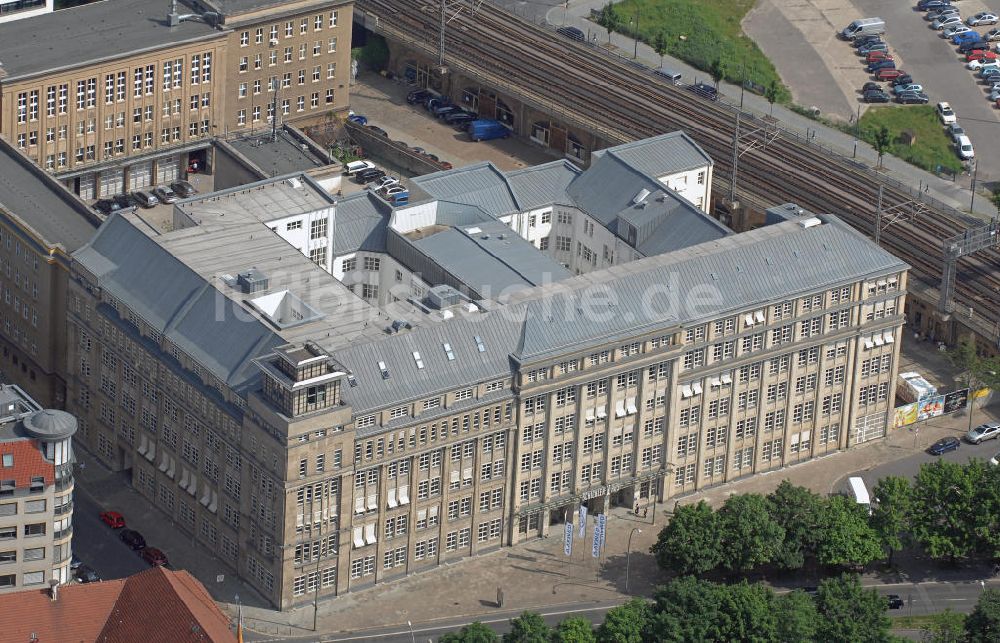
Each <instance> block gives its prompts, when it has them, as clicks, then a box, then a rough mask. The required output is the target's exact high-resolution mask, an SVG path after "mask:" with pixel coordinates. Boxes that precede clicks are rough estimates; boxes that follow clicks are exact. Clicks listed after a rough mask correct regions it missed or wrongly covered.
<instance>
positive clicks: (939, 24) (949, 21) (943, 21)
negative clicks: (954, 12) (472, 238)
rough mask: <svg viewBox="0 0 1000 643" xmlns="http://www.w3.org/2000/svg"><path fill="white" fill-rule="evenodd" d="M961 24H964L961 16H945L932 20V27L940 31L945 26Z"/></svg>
mask: <svg viewBox="0 0 1000 643" xmlns="http://www.w3.org/2000/svg"><path fill="white" fill-rule="evenodd" d="M960 24H962V17H961V16H945V17H944V18H938V19H937V20H935V21H934V22H932V23H931V29H936V30H938V31H940V30H941V29H944V28H945V27H950V26H952V25H960Z"/></svg>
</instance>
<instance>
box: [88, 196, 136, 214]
mask: <svg viewBox="0 0 1000 643" xmlns="http://www.w3.org/2000/svg"><path fill="white" fill-rule="evenodd" d="M126 207H132V206H126V205H125V204H124V203H123V202H122V201H121V200H119V199H113V198H112V199H101V200H99V201H98V202H97V203H95V204H94V209H95V210H97V211H98V212H100V213H101V214H104V215H107V216H110V215H112V214H114V213H115V212H118V211H120V210H124V209H125V208H126Z"/></svg>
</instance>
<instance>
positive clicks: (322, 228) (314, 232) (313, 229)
mask: <svg viewBox="0 0 1000 643" xmlns="http://www.w3.org/2000/svg"><path fill="white" fill-rule="evenodd" d="M326 224H327V220H326V219H317V220H315V221H312V222H310V224H309V238H310V239H325V238H326Z"/></svg>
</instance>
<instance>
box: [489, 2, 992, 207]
mask: <svg viewBox="0 0 1000 643" xmlns="http://www.w3.org/2000/svg"><path fill="white" fill-rule="evenodd" d="M878 1H880V0H872V2H878ZM989 1H990V2H995V0H989ZM494 3H495V4H497V5H499V6H501V7H506V8H509V9H510V10H511V11H513V12H515V13H516V14H517V15H519V16H522V17H525V18H527V19H528V20H532V21H533V22H536V23H539V24H542V23H547V24H549V25H552V26H562V25H570V26H574V27H577V28H578V29H580V30H581V31H583V33H584V34H586V36H587V39H588V40H590V41H592V42H593V43H595V44H596V45H599V46H600V47H601V48H602V49H607V50H608V51H609V52H610V53H611V54H613V55H617V56H620V57H621V58H624V59H628V60H631V59H632V58H633V52H634V51H636V50H637V51H638V60H639V61H640V62H642V63H644V64H645V65H647V66H648V67H650V68H651V69H652V68H656V67H659V66H660V56H659V55H657V54H656V52H655V51H654V50H653V49H652V47H650V46H648V45H646V44H644V43H642V42H640V43H638V47H636V44H635V41H634V40H633V39H632V38H629V37H628V36H624V35H622V34H620V33H612V34H611V36H610V38H609V37H608V32H607V30H605V29H604V28H603V27H601V26H600V25H598V24H596V23H593V22H590V21H589V20H588V17H589V16H590V12H591V10H598V9H600V8H601V7H602V6H604V4H605V3H606V0H569V6H568V7H566V6H564V5H562V4H556V5H554V6H551V7H549V8H548V9H545V7H546V3H545V2H528V3H525V2H518V1H517V0H494ZM906 4H909V3H908V2H907V3H906ZM848 22H849V21H848ZM845 24H846V23H845ZM553 37H557V36H553ZM920 37H924V34H923V33H921V34H920ZM850 62H851V64H854V62H855V61H850ZM663 66H665V67H668V68H670V69H674V70H676V71H678V72H680V73H681V74H682V75H683V82H684V83H693V82H696V81H707V82H709V83H711V82H712V79H711V77H710V75H709V74H708V73H706V72H703V71H701V70H698V69H695V68H694V67H692V66H690V65H688V64H687V63H684V62H683V61H680V60H677V59H675V58H671V57H670V56H665V57H663ZM956 71H957V70H956ZM965 73H966V71H965V70H962V74H965ZM964 80H969V81H970V82H971V79H964ZM720 93H721V94H722V99H721V100H724V101H726V102H729V103H731V104H734V105H741V104H742V106H743V109H744V111H747V112H752V113H754V114H756V115H757V116H758V117H764V116H767V115H769V114H771V110H772V106H771V105H769V104H768V102H767V100H766V99H765V98H764V97H763V96H758V95H756V94H753V93H751V92H742V91H741V88H740V87H739V86H736V85H731V84H729V83H722V84H721V87H720ZM773 117H774V119H775V120H777V121H778V122H779V124H780V126H781V127H782V128H783V129H784V130H785V131H786V132H788V133H789V135H793V136H795V137H798V138H800V139H803V140H808V141H809V142H810V144H811V145H814V146H816V147H817V148H818V150H819V151H820V152H821V153H822V152H823V151H829V152H833V153H837V154H840V155H842V156H846V157H847V158H855V159H856V160H857V161H860V162H863V163H865V164H866V165H868V166H870V167H875V166H876V164H877V162H878V154H877V153H876V152H875V150H874V148H872V147H871V146H870V145H868V144H866V143H864V142H862V141H857V140H855V138H854V136H852V135H850V134H846V133H844V132H843V131H841V130H838V129H835V128H832V127H828V126H826V125H824V124H822V123H821V122H819V121H816V120H813V119H811V118H808V117H806V116H803V115H801V114H798V113H797V112H794V111H792V110H791V109H789V108H787V107H785V106H783V105H774V106H773ZM994 138H996V137H995V136H994ZM988 141H990V139H989V138H987V139H986V140H985V141H984V144H987V142H988ZM883 171H884V173H885V174H886V175H887V176H889V177H892V178H894V179H896V180H898V181H900V182H902V183H904V184H906V185H909V186H911V187H912V188H914V189H915V190H917V189H919V190H921V191H923V192H924V193H925V194H927V195H928V196H930V197H933V198H936V199H937V200H939V201H941V202H942V203H944V204H946V205H949V206H951V207H954V208H957V209H959V210H962V211H966V212H968V211H970V205H972V206H973V210H972V211H973V212H974V213H975V214H976V216H978V217H980V218H983V219H989V218H992V217H995V216H997V209H996V208H995V207H994V206H993V205H992V204H991V203H990V201H989V200H988V195H986V194H985V193H983V192H982V191H980V192H979V194H978V195H977V197H976V199H975V202H974V203H973V199H972V192H971V191H970V189H969V188H970V186H971V182H972V177H971V175H969V174H964V175H960V176H959V177H957V178H956V180H955V181H952V180H951V179H949V178H942V177H939V176H937V175H935V174H933V173H931V172H926V171H924V170H921V169H919V168H917V167H914V166H912V165H910V164H909V163H906V162H905V161H902V160H900V159H898V158H896V157H894V156H889V155H887V156H886V157H885V158H884V159H883ZM977 185H979V186H980V187H982V185H983V183H982V181H980V182H979V183H977Z"/></svg>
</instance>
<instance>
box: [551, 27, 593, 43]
mask: <svg viewBox="0 0 1000 643" xmlns="http://www.w3.org/2000/svg"><path fill="white" fill-rule="evenodd" d="M556 33H558V34H562V35H564V36H566V37H567V38H569V39H571V40H578V41H579V42H583V41H584V40H586V36H584V35H583V32H582V31H580V30H579V29H577V28H576V27H559V28H558V29H556Z"/></svg>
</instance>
